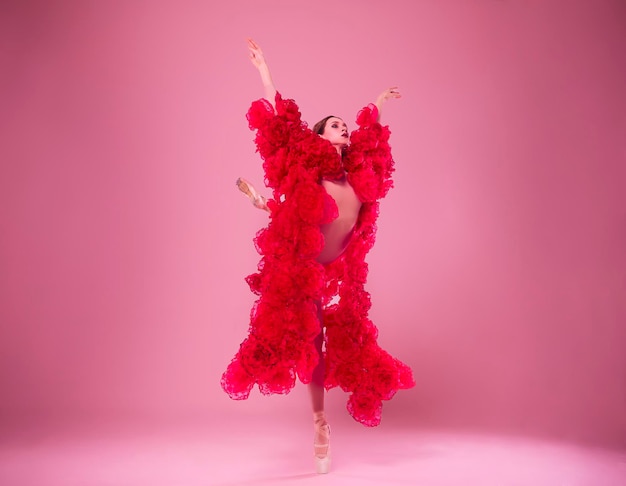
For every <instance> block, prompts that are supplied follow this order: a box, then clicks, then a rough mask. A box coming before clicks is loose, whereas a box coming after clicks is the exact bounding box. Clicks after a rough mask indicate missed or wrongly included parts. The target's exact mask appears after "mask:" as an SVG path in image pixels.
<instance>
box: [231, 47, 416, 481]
mask: <svg viewBox="0 0 626 486" xmlns="http://www.w3.org/2000/svg"><path fill="white" fill-rule="evenodd" d="M248 49H249V50H250V60H251V61H252V64H253V65H254V66H255V67H256V68H257V69H258V71H259V73H260V75H261V80H262V82H263V86H264V88H265V98H263V99H260V100H258V101H255V102H253V103H252V106H251V107H250V110H249V111H248V114H247V118H248V122H249V125H250V129H252V130H256V138H255V142H256V145H257V149H258V152H259V154H260V155H261V158H262V159H263V161H264V162H263V168H264V170H265V183H266V185H267V186H268V187H269V188H271V189H272V198H270V199H268V200H266V199H265V198H264V197H262V196H261V195H259V194H258V193H257V192H256V190H255V189H254V187H252V185H251V184H250V183H248V182H247V181H245V180H244V179H238V181H237V185H238V186H239V188H240V190H242V191H243V192H244V193H245V194H247V195H248V196H249V197H250V199H251V200H252V202H253V204H254V205H255V206H256V207H258V208H260V209H263V210H266V211H268V212H269V213H270V216H269V217H270V222H269V224H268V226H267V227H266V228H264V229H262V230H261V231H259V232H258V233H257V235H256V238H255V244H256V248H257V250H258V252H259V253H260V255H261V256H262V258H261V261H260V263H259V266H258V271H257V272H256V273H254V274H252V275H249V276H248V277H247V278H246V281H247V282H248V284H249V285H250V288H251V290H252V292H254V293H255V294H256V295H258V296H259V298H258V300H257V301H256V303H255V305H254V307H253V309H252V312H251V315H250V327H249V332H248V336H247V338H246V339H245V340H244V341H243V342H242V343H241V346H240V348H239V351H238V352H237V354H236V355H235V357H234V358H233V360H232V362H231V363H230V364H229V366H228V368H227V370H226V371H225V372H224V374H223V375H222V380H221V384H222V388H223V389H224V391H226V393H228V395H229V396H230V397H231V398H233V399H236V400H241V399H246V398H248V396H249V394H250V391H251V389H252V387H253V386H254V385H255V384H257V385H258V386H259V389H260V391H261V393H263V394H271V393H283V394H286V393H288V392H289V391H290V390H291V389H292V388H293V387H294V385H295V381H296V377H297V378H299V379H300V381H302V382H303V383H308V384H309V389H310V395H311V402H312V407H313V424H314V441H313V443H314V454H315V461H316V468H317V471H318V472H319V473H325V472H328V469H329V466H330V442H329V440H330V426H329V425H328V422H327V421H326V418H325V415H324V393H325V389H326V390H329V389H331V388H333V387H336V386H339V387H341V388H342V389H343V390H344V391H345V392H347V393H350V397H349V399H348V404H347V409H348V411H349V413H350V414H351V415H352V417H354V419H355V420H357V421H359V422H360V423H362V424H364V425H367V426H375V425H378V424H379V423H380V419H381V413H382V400H389V399H390V398H391V397H392V396H393V395H394V394H395V393H396V391H398V390H399V389H406V388H410V387H412V386H413V385H414V382H413V377H412V374H411V370H410V368H409V367H408V366H407V365H405V364H404V363H402V362H401V361H399V360H397V359H395V358H394V357H392V356H391V355H390V354H389V353H387V352H386V351H384V350H383V349H381V348H380V347H379V346H378V344H377V341H376V340H377V334H378V331H377V329H376V327H375V326H374V324H373V323H372V321H370V320H369V318H368V312H369V309H370V296H369V294H368V293H367V292H366V291H365V289H364V284H365V281H366V277H367V264H366V263H365V255H366V254H367V252H368V251H369V250H370V248H371V247H372V245H373V244H374V238H375V232H376V225H375V223H376V218H377V216H378V200H379V199H380V198H382V197H384V196H385V195H386V194H387V192H388V190H389V189H390V188H391V186H392V181H391V173H392V172H393V170H394V169H393V164H394V162H393V159H392V157H391V151H390V147H389V144H388V139H389V134H390V132H389V129H388V128H387V127H383V126H382V125H381V124H380V123H379V116H380V112H381V108H382V105H383V104H384V102H385V101H387V100H389V99H393V98H399V97H400V93H399V92H398V90H397V88H389V89H387V90H385V91H383V93H382V94H381V95H380V96H379V97H378V99H377V100H376V104H369V105H368V106H366V107H365V108H363V109H362V110H361V111H360V112H359V113H358V115H357V120H356V122H357V124H358V128H357V129H356V130H354V131H353V132H352V133H351V134H350V133H349V132H348V128H347V126H346V124H345V123H344V122H343V120H342V119H341V118H338V117H336V116H328V117H326V118H324V119H323V120H321V121H320V122H318V123H317V124H316V125H315V126H314V127H313V129H312V130H311V129H309V128H308V127H307V125H306V123H304V122H303V121H301V119H300V112H299V110H298V107H297V106H296V104H295V103H294V101H293V100H289V99H283V98H282V96H281V95H280V94H279V93H278V92H277V91H276V88H275V87H274V83H273V81H272V77H271V75H270V71H269V68H268V65H267V62H266V60H265V57H264V56H263V52H262V50H261V48H260V47H259V46H258V44H256V43H255V42H254V41H253V40H250V39H249V40H248Z"/></svg>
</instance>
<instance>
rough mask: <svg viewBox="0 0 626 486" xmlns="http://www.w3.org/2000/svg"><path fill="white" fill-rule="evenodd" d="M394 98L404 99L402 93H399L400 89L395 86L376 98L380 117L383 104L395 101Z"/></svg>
mask: <svg viewBox="0 0 626 486" xmlns="http://www.w3.org/2000/svg"><path fill="white" fill-rule="evenodd" d="M394 98H402V95H401V94H400V91H398V87H397V86H394V87H393V88H387V89H386V90H385V91H383V92H382V93H380V94H379V95H378V98H376V108H378V113H379V116H380V112H381V111H382V107H383V103H385V101H387V100H390V99H394Z"/></svg>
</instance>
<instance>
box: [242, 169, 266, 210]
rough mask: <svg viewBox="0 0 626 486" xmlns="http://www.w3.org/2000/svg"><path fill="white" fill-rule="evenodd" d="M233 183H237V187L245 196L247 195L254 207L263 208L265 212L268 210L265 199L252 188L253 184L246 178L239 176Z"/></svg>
mask: <svg viewBox="0 0 626 486" xmlns="http://www.w3.org/2000/svg"><path fill="white" fill-rule="evenodd" d="M235 184H237V187H238V188H239V190H240V191H241V192H243V193H244V194H245V195H246V196H248V198H249V199H250V201H251V202H252V205H253V206H254V207H255V208H259V209H263V210H264V211H267V212H269V211H270V209H269V208H268V207H267V201H266V199H265V198H264V197H263V196H261V195H260V194H259V193H257V192H256V190H255V189H254V186H253V185H252V184H250V183H249V182H248V181H247V180H245V179H244V178H243V177H240V178H238V179H237V181H236V182H235Z"/></svg>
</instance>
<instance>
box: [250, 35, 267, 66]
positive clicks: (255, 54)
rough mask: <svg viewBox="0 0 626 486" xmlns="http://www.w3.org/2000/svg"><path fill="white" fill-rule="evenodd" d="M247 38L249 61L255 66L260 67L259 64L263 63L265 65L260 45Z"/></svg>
mask: <svg viewBox="0 0 626 486" xmlns="http://www.w3.org/2000/svg"><path fill="white" fill-rule="evenodd" d="M247 40H248V49H249V50H250V54H249V57H250V61H251V62H252V65H253V66H254V67H255V68H257V69H261V66H263V65H264V64H265V65H267V63H266V62H265V57H264V56H263V51H262V50H261V47H260V46H259V45H258V44H257V43H256V42H254V41H253V40H252V39H247Z"/></svg>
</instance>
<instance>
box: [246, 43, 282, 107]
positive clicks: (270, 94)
mask: <svg viewBox="0 0 626 486" xmlns="http://www.w3.org/2000/svg"><path fill="white" fill-rule="evenodd" d="M248 49H249V50H250V61H251V62H252V65H253V66H254V67H255V68H257V69H258V70H259V74H260V75H261V81H262V83H263V88H264V89H265V99H266V100H267V101H269V102H270V103H271V105H272V106H273V107H274V110H276V106H275V104H274V103H275V102H274V99H275V97H276V87H275V86H274V81H272V75H271V74H270V68H269V67H268V65H267V61H265V56H264V55H263V51H262V50H261V48H260V47H259V45H258V44H257V43H256V42H254V41H253V40H252V39H248Z"/></svg>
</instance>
